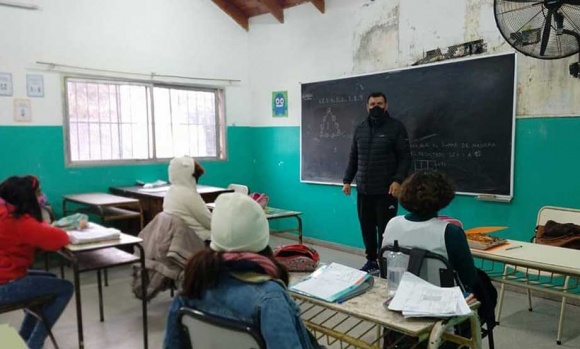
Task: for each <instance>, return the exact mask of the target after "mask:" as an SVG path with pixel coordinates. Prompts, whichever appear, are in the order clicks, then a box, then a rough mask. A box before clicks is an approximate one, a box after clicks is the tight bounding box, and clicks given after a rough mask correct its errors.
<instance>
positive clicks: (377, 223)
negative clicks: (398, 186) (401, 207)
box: [357, 194, 398, 261]
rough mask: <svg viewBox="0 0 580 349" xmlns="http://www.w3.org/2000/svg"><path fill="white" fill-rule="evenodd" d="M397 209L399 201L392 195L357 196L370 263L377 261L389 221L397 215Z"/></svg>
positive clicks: (359, 216) (361, 225)
mask: <svg viewBox="0 0 580 349" xmlns="http://www.w3.org/2000/svg"><path fill="white" fill-rule="evenodd" d="M397 208H398V203H397V199H396V198H395V197H393V196H392V195H388V194H384V195H383V194H381V195H364V194H358V195H357V209H358V220H359V222H360V228H361V231H362V237H363V242H364V244H365V253H366V256H367V259H368V260H369V261H376V260H377V255H378V251H379V249H380V248H381V245H382V244H383V233H384V232H385V228H386V227H387V223H388V222H389V220H390V219H391V218H393V217H395V216H396V215H397Z"/></svg>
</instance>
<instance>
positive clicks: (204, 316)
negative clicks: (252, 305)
mask: <svg viewBox="0 0 580 349" xmlns="http://www.w3.org/2000/svg"><path fill="white" fill-rule="evenodd" d="M178 321H179V324H180V326H182V327H183V329H184V331H186V332H187V333H188V335H189V339H190V341H191V348H193V349H230V348H236V349H266V344H265V343H264V340H263V338H262V335H261V334H260V330H259V329H258V328H255V327H253V326H250V325H248V324H246V323H243V322H240V321H236V320H232V319H228V318H224V317H221V316H217V315H212V314H209V313H206V312H202V311H200V310H197V309H192V308H186V307H183V308H181V309H180V310H179V313H178Z"/></svg>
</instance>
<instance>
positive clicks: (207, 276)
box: [181, 246, 290, 299]
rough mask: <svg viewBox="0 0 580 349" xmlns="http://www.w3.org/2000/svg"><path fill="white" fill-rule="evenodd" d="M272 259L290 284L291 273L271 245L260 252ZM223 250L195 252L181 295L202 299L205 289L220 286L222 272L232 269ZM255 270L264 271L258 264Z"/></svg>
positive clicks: (186, 271)
mask: <svg viewBox="0 0 580 349" xmlns="http://www.w3.org/2000/svg"><path fill="white" fill-rule="evenodd" d="M258 254H259V255H262V256H264V257H266V258H268V259H270V260H271V261H272V262H273V263H274V265H275V266H276V269H278V274H279V275H280V280H281V281H282V282H283V283H284V284H285V285H286V286H288V283H289V279H290V275H289V274H288V270H287V269H286V268H285V267H284V266H283V265H282V264H280V262H278V261H277V260H276V259H275V258H274V253H273V252H272V249H271V248H270V246H267V247H266V248H265V249H263V250H262V251H260V252H258ZM222 255H223V252H215V251H212V250H211V249H209V248H206V249H204V250H201V251H198V252H197V253H196V254H194V255H193V256H192V257H191V258H190V259H189V261H188V262H187V265H186V266H185V271H184V273H185V279H184V280H183V288H182V291H181V295H182V296H184V297H188V298H194V299H202V298H203V294H204V293H205V291H207V290H208V289H211V288H215V287H217V286H218V281H219V278H220V276H221V274H222V273H226V272H229V271H230V269H231V268H230V267H228V266H227V265H226V264H227V263H226V262H225V261H224V260H223V258H222ZM254 267H255V268H253V269H254V270H253V271H256V272H258V273H263V272H264V271H263V269H262V268H261V267H260V266H258V265H256V266H254Z"/></svg>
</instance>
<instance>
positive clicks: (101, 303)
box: [97, 269, 105, 322]
mask: <svg viewBox="0 0 580 349" xmlns="http://www.w3.org/2000/svg"><path fill="white" fill-rule="evenodd" d="M97 287H98V290H99V316H100V318H99V319H100V320H101V322H103V321H105V315H104V309H103V284H102V280H101V269H99V270H97Z"/></svg>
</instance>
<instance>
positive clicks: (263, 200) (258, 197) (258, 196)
mask: <svg viewBox="0 0 580 349" xmlns="http://www.w3.org/2000/svg"><path fill="white" fill-rule="evenodd" d="M250 197H251V198H252V199H254V200H255V201H256V202H257V203H259V204H260V206H262V208H263V209H265V208H266V206H268V202H269V201H270V198H269V197H268V195H266V194H264V193H251V194H250Z"/></svg>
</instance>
